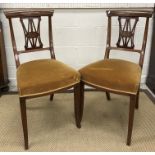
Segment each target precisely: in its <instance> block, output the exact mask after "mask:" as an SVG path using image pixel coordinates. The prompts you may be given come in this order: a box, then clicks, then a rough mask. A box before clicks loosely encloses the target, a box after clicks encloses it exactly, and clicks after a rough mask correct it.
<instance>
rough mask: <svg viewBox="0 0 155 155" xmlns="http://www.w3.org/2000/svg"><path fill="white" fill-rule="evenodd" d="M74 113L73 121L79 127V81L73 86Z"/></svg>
mask: <svg viewBox="0 0 155 155" xmlns="http://www.w3.org/2000/svg"><path fill="white" fill-rule="evenodd" d="M74 113H75V122H76V126H77V127H78V128H81V124H80V83H78V84H76V85H75V86H74Z"/></svg>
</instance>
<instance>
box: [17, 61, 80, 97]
mask: <svg viewBox="0 0 155 155" xmlns="http://www.w3.org/2000/svg"><path fill="white" fill-rule="evenodd" d="M36 77H37V78H36ZM79 81H80V76H79V73H78V72H77V71H75V70H74V69H72V68H71V67H69V66H67V65H65V64H64V63H62V62H60V61H57V60H51V59H42V60H35V61H30V62H27V63H24V64H21V65H20V66H19V67H18V69H17V84H18V89H19V94H20V96H34V95H38V94H44V93H48V92H53V91H56V90H59V89H62V88H65V87H68V86H72V85H74V84H75V83H78V82H79Z"/></svg>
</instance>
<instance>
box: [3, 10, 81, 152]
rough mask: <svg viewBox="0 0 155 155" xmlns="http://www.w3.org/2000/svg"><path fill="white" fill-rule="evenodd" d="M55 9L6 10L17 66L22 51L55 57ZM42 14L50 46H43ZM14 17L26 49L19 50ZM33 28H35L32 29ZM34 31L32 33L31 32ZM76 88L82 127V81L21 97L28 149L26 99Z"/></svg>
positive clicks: (26, 147) (77, 122)
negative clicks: (80, 101)
mask: <svg viewBox="0 0 155 155" xmlns="http://www.w3.org/2000/svg"><path fill="white" fill-rule="evenodd" d="M53 13H54V11H53V10H47V9H45V10H44V9H41V10H40V9H33V10H32V9H27V10H16V11H5V15H6V17H7V18H8V20H9V25H10V33H11V41H12V46H13V52H14V57H15V62H16V68H18V67H19V66H20V61H19V54H22V53H29V52H36V51H45V50H49V51H50V55H51V59H55V54H54V47H53V38H52V16H53ZM42 16H46V17H48V28H49V47H45V48H43V44H42V42H41V39H40V20H41V17H42ZM13 18H19V19H20V22H21V25H22V27H23V30H24V34H25V50H21V51H18V50H17V46H16V40H15V35H14V30H13V24H12V19H13ZM34 18H36V19H38V27H37V28H36V27H35V26H34V25H33V24H34V23H33V19H34ZM24 19H27V20H28V22H29V29H30V30H26V29H25V26H24V22H23V20H24ZM32 29H33V30H32ZM31 31H32V33H31ZM37 39H38V40H39V46H37V44H36V40H37ZM28 41H29V42H30V45H31V47H29V46H28ZM72 87H73V88H74V113H75V121H76V126H77V127H78V128H80V127H81V126H80V120H79V115H78V114H79V109H78V108H79V105H78V104H79V98H80V83H77V84H74V85H72V86H70V87H66V88H63V89H61V90H59V91H54V92H52V94H51V93H44V94H42V95H35V96H26V97H19V101H20V111H21V119H22V125H23V133H24V142H25V149H28V129H27V114H26V100H27V99H31V98H35V97H40V96H44V95H50V100H53V95H54V93H57V92H60V91H64V90H66V89H69V88H72Z"/></svg>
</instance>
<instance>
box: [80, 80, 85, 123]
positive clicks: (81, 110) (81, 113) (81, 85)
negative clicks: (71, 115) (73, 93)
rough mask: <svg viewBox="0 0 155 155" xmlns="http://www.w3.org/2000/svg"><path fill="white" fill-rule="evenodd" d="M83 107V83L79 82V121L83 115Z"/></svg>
mask: <svg viewBox="0 0 155 155" xmlns="http://www.w3.org/2000/svg"><path fill="white" fill-rule="evenodd" d="M83 108H84V83H83V82H82V81H81V82H80V122H81V121H82V117H83Z"/></svg>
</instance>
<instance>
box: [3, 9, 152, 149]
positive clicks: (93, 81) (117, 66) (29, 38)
mask: <svg viewBox="0 0 155 155" xmlns="http://www.w3.org/2000/svg"><path fill="white" fill-rule="evenodd" d="M5 15H6V17H7V18H8V20H9V25H10V33H11V40H12V46H13V52H14V57H15V62H16V67H17V85H18V90H19V101H20V110H21V119H22V125H23V133H24V142H25V149H28V130H27V115H26V100H27V99H30V98H35V97H39V96H43V95H50V100H53V96H54V93H56V92H59V91H63V90H65V89H69V88H72V87H73V88H74V113H75V122H76V126H77V127H78V128H80V127H81V120H82V115H83V107H84V85H88V86H92V87H94V88H97V89H99V90H102V91H105V92H106V97H107V99H108V100H110V92H112V93H116V94H122V95H127V96H129V97H130V106H129V122H128V136H127V145H130V144H131V134H132V128H133V119H134V109H135V107H136V108H137V109H138V98H139V86H140V78H141V70H142V66H143V61H144V54H145V48H146V41H147V34H148V26H149V18H150V17H151V16H152V12H151V11H119V10H115V11H114V10H111V11H107V16H108V29H107V44H106V52H105V57H104V60H100V61H97V62H95V63H92V64H89V65H87V66H85V67H84V68H82V69H80V70H79V72H78V71H76V70H74V69H73V68H71V67H69V66H67V65H65V64H64V63H62V62H60V61H58V60H55V54H54V48H53V38H52V21H51V17H52V16H53V10H47V9H46V10H37V9H36V10H27V11H25V10H20V11H6V12H5ZM42 16H46V17H47V18H48V28H49V34H48V38H49V46H48V47H43V43H42V40H41V35H40V22H41V17H42ZM112 17H118V22H119V23H118V25H119V37H118V41H117V44H116V46H111V33H112V31H111V27H112ZM140 17H143V18H146V23H145V27H144V37H143V41H142V48H141V49H134V35H135V29H136V25H137V22H138V20H139V18H140ZM14 18H19V21H20V23H21V25H22V28H23V31H24V36H25V49H24V50H17V46H16V40H15V34H14V33H15V31H14V29H13V28H14V27H13V22H12V20H13V19H14ZM123 22H124V24H123ZM62 37H63V36H62ZM46 50H49V51H50V55H51V59H40V60H33V61H29V62H26V63H23V64H20V60H19V55H20V54H23V53H29V52H36V51H46ZM111 50H116V51H117V50H119V51H128V52H137V53H139V54H140V58H139V64H136V63H133V62H130V61H126V60H121V59H110V58H109V54H110V51H111Z"/></svg>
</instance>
